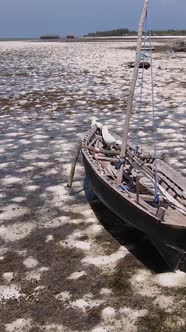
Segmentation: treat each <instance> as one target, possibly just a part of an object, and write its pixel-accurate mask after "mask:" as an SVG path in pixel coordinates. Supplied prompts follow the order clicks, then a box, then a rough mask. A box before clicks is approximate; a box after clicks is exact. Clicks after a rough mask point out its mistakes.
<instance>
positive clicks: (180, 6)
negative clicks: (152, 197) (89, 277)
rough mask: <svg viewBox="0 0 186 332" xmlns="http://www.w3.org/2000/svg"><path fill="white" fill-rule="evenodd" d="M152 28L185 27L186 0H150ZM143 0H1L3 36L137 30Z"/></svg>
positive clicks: (0, 17) (0, 12) (0, 10)
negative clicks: (123, 29)
mask: <svg viewBox="0 0 186 332" xmlns="http://www.w3.org/2000/svg"><path fill="white" fill-rule="evenodd" d="M149 4H150V6H149V7H150V17H151V19H150V20H151V29H155V30H158V29H159V30H161V29H186V0H149ZM142 6H143V0H0V38H21V37H22V38H35V37H39V36H40V35H42V34H48V33H56V34H60V35H62V36H66V35H67V34H74V35H76V36H80V35H84V34H87V33H88V32H95V31H103V30H112V29H117V28H129V29H130V30H136V29H137V26H138V21H139V17H140V13H141V10H142Z"/></svg>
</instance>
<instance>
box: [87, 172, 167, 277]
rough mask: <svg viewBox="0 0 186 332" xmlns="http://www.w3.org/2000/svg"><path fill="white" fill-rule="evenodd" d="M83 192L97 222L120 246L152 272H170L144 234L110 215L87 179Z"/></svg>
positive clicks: (112, 214)
mask: <svg viewBox="0 0 186 332" xmlns="http://www.w3.org/2000/svg"><path fill="white" fill-rule="evenodd" d="M84 191H85V195H86V198H87V200H88V203H89V204H90V206H91V208H92V210H93V211H94V213H95V215H96V217H97V219H98V220H99V222H100V223H101V224H102V226H103V227H104V228H105V229H106V230H107V231H108V232H109V233H110V234H111V236H112V237H113V238H114V239H115V240H117V241H118V242H119V243H120V245H121V246H125V247H126V248H127V249H128V251H129V252H130V253H131V254H132V255H133V256H134V257H135V258H136V259H137V260H139V261H140V262H141V263H142V264H143V265H144V266H145V267H147V268H148V269H150V270H152V271H153V272H155V273H164V272H168V271H170V269H169V267H168V265H167V264H166V263H165V262H164V260H163V259H162V257H161V256H160V255H159V253H158V252H157V250H156V249H155V248H154V246H153V245H152V244H151V242H150V241H149V240H148V239H147V237H146V236H145V234H143V233H142V232H140V231H138V230H136V229H134V228H133V227H130V226H128V224H126V223H124V222H123V220H121V219H120V218H119V217H117V216H116V215H115V214H114V213H112V212H111V211H110V210H109V209H108V208H107V207H106V206H105V205H104V204H103V203H102V202H101V201H100V200H99V198H98V197H97V196H96V194H95V193H94V192H93V190H92V189H91V187H90V184H89V181H88V179H87V178H85V180H84Z"/></svg>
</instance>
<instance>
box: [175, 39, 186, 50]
mask: <svg viewBox="0 0 186 332" xmlns="http://www.w3.org/2000/svg"><path fill="white" fill-rule="evenodd" d="M173 50H174V52H186V40H182V41H178V42H177V43H176V44H175V45H174V46H173Z"/></svg>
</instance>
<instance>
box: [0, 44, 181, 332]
mask: <svg viewBox="0 0 186 332" xmlns="http://www.w3.org/2000/svg"><path fill="white" fill-rule="evenodd" d="M162 43H163V42H162V41H161V43H159V42H158V40H156V42H155V52H153V72H154V90H155V100H156V107H155V110H156V121H155V124H156V128H157V135H156V136H157V149H158V151H159V152H164V153H165V154H166V161H167V163H168V164H169V165H171V166H173V167H174V168H175V169H176V170H178V171H179V172H180V173H181V174H182V175H183V176H186V151H185V142H186V116H185V114H186V113H185V109H186V90H185V88H186V81H185V77H186V55H185V54H184V53H172V52H170V48H169V45H170V44H171V42H170V41H169V42H165V41H164V46H165V47H163V49H162V48H161V47H160V49H158V47H159V46H162ZM134 46H135V42H132V41H129V42H125V43H122V42H114V43H112V42H101V43H100V42H99V43H96V42H94V43H93V42H92V43H91V42H90V43H89V42H87V43H81V42H79V43H72V42H71V43H55V42H51V43H49V42H48V43H42V42H24V41H22V42H20V41H19V42H18V41H17V42H11V41H9V42H0V57H1V63H0V77H1V80H0V128H1V129H0V138H1V139H0V152H1V154H0V184H1V186H0V332H16V331H18V332H27V331H28V332H78V331H81V332H120V331H124V332H150V331H152V332H160V331H162V332H166V331H168V332H181V331H185V330H186V320H185V311H186V273H184V272H181V271H177V272H176V273H173V272H170V271H169V269H168V267H167V266H166V265H165V263H164V262H163V260H162V259H161V257H160V256H159V254H158V253H157V252H156V250H155V249H154V248H153V247H152V245H151V244H150V243H149V241H148V239H146V238H145V237H144V236H143V235H142V234H139V233H138V232H136V231H134V230H133V229H130V228H129V227H126V226H125V225H124V224H123V223H122V222H121V221H120V220H118V219H117V218H116V217H115V216H113V215H112V214H111V212H109V211H108V210H107V209H106V208H105V207H104V206H103V205H102V204H101V202H100V201H98V199H96V198H95V197H94V195H93V193H92V192H91V189H90V187H89V184H88V183H87V181H86V180H85V174H84V169H83V165H82V161H81V158H80V159H79V161H78V164H77V167H76V173H75V179H74V183H73V188H72V189H68V188H67V177H68V174H69V170H70V165H71V161H72V155H73V151H74V149H75V146H76V144H77V143H78V141H79V140H80V138H81V137H82V135H83V133H85V132H86V130H87V129H88V128H89V126H90V123H91V118H92V117H97V119H99V121H100V122H103V123H105V124H107V125H108V127H109V128H111V129H112V130H113V131H115V132H116V133H118V134H122V125H123V121H124V117H125V111H126V104H127V98H128V90H129V84H130V81H131V76H132V69H129V68H128V65H127V63H128V62H129V61H133V60H134V58H135V51H134ZM156 48H157V50H156ZM141 75H142V73H141V72H140V75H139V78H140V77H141ZM143 92H144V98H143V103H142V112H141V124H140V133H139V134H140V144H142V145H144V146H148V147H152V146H153V138H152V125H153V124H152V107H151V84H150V70H146V71H145V80H144V91H143ZM139 98H140V79H139V80H138V83H137V89H136V95H135V101H134V110H133V114H132V119H131V129H130V139H131V140H133V141H135V140H136V129H137V122H138V107H139Z"/></svg>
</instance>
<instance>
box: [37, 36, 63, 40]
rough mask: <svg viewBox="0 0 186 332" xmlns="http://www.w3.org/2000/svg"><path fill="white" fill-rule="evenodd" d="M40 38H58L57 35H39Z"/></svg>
mask: <svg viewBox="0 0 186 332" xmlns="http://www.w3.org/2000/svg"><path fill="white" fill-rule="evenodd" d="M40 39H44V40H51V39H52V40H56V39H60V36H59V35H41V36H40Z"/></svg>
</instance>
